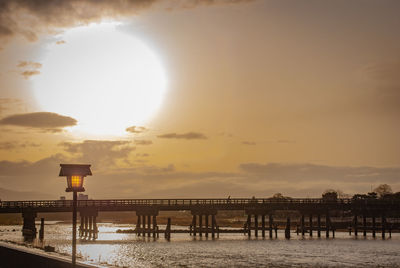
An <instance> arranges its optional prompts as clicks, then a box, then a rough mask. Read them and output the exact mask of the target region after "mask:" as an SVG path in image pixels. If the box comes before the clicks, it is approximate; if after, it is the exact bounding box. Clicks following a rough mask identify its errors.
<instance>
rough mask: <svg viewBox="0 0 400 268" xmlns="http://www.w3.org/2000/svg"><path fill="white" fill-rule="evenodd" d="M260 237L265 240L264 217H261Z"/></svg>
mask: <svg viewBox="0 0 400 268" xmlns="http://www.w3.org/2000/svg"><path fill="white" fill-rule="evenodd" d="M261 236H262V237H263V238H265V215H264V214H262V215H261Z"/></svg>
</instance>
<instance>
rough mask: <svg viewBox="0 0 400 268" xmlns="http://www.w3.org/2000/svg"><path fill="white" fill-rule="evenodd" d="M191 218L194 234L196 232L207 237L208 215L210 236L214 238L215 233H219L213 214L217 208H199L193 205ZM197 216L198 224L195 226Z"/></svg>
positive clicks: (215, 213)
mask: <svg viewBox="0 0 400 268" xmlns="http://www.w3.org/2000/svg"><path fill="white" fill-rule="evenodd" d="M191 213H192V216H193V219H192V230H193V235H194V236H196V234H197V232H198V233H199V236H201V237H202V236H203V233H204V234H205V237H207V238H208V236H209V233H210V222H209V216H211V236H212V238H215V233H217V234H218V235H219V232H218V226H217V221H216V219H215V215H217V210H216V209H214V208H201V207H195V208H193V209H192V210H191ZM203 216H204V227H203ZM197 217H198V218H199V221H198V226H197Z"/></svg>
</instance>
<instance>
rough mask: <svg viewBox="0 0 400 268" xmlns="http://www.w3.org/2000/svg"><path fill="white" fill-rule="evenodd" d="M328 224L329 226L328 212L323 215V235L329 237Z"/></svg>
mask: <svg viewBox="0 0 400 268" xmlns="http://www.w3.org/2000/svg"><path fill="white" fill-rule="evenodd" d="M329 226H330V219H329V212H327V213H326V215H325V236H326V238H329Z"/></svg>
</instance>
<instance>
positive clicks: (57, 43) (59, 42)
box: [56, 40, 67, 45]
mask: <svg viewBox="0 0 400 268" xmlns="http://www.w3.org/2000/svg"><path fill="white" fill-rule="evenodd" d="M65 43H67V42H66V41H65V40H59V41H57V42H56V45H63V44H65Z"/></svg>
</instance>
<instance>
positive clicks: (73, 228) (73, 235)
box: [72, 191, 77, 268]
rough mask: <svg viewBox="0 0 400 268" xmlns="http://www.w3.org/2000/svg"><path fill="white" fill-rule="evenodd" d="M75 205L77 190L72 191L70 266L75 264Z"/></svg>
mask: <svg viewBox="0 0 400 268" xmlns="http://www.w3.org/2000/svg"><path fill="white" fill-rule="evenodd" d="M76 207H77V192H76V191H73V200H72V268H75V266H76Z"/></svg>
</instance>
